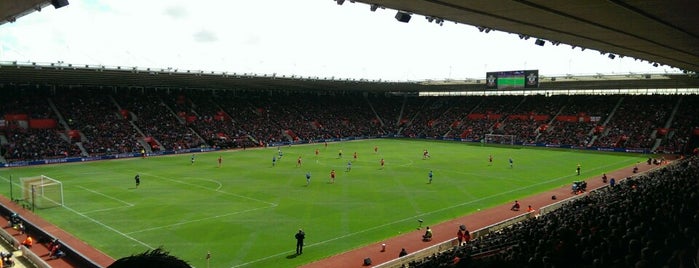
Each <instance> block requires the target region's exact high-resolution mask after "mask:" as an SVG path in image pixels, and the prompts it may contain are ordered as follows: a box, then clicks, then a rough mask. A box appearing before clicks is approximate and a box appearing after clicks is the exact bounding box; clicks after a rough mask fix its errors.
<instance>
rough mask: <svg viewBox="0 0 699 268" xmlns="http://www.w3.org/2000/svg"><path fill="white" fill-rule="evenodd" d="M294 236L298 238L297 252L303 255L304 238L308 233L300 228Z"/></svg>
mask: <svg viewBox="0 0 699 268" xmlns="http://www.w3.org/2000/svg"><path fill="white" fill-rule="evenodd" d="M294 237H295V238H296V254H297V255H301V254H303V240H304V239H306V233H304V232H303V230H302V229H299V231H298V232H297V233H296V235H294Z"/></svg>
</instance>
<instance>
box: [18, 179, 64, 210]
mask: <svg viewBox="0 0 699 268" xmlns="http://www.w3.org/2000/svg"><path fill="white" fill-rule="evenodd" d="M19 180H20V182H21V184H22V200H23V201H25V202H27V203H29V204H30V205H31V207H32V208H51V207H60V206H63V183H61V182H60V181H58V180H56V179H52V178H50V177H48V176H45V175H40V176H35V177H23V178H19Z"/></svg>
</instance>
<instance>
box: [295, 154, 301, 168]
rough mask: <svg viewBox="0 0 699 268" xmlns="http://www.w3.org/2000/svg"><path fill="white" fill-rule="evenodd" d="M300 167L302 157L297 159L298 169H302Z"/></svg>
mask: <svg viewBox="0 0 699 268" xmlns="http://www.w3.org/2000/svg"><path fill="white" fill-rule="evenodd" d="M300 166H301V156H300V155H299V158H298V159H296V167H300Z"/></svg>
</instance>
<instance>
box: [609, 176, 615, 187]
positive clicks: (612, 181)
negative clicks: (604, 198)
mask: <svg viewBox="0 0 699 268" xmlns="http://www.w3.org/2000/svg"><path fill="white" fill-rule="evenodd" d="M614 185H616V180H615V179H614V178H611V179H609V187H612V188H614Z"/></svg>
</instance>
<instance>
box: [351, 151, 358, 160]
mask: <svg viewBox="0 0 699 268" xmlns="http://www.w3.org/2000/svg"><path fill="white" fill-rule="evenodd" d="M352 158H354V161H357V152H354V154H353V155H352Z"/></svg>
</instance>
